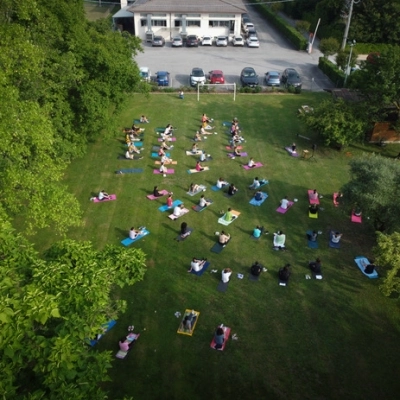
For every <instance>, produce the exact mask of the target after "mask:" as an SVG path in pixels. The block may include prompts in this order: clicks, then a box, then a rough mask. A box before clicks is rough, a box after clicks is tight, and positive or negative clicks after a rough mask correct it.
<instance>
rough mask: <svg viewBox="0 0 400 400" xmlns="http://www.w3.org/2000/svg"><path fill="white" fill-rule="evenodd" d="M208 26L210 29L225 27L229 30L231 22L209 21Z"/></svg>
mask: <svg viewBox="0 0 400 400" xmlns="http://www.w3.org/2000/svg"><path fill="white" fill-rule="evenodd" d="M208 26H209V27H210V28H217V27H219V26H222V27H225V28H229V26H230V22H229V21H209V22H208Z"/></svg>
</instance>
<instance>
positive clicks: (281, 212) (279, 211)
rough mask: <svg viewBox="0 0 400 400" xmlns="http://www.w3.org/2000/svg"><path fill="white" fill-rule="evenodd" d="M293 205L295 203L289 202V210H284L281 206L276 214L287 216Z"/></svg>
mask: <svg viewBox="0 0 400 400" xmlns="http://www.w3.org/2000/svg"><path fill="white" fill-rule="evenodd" d="M293 204H294V202H293V201H289V204H288V208H286V209H285V208H282V207H280V206H279V207H278V208H277V209H276V212H278V213H280V214H285V213H286V212H287V211H288V210H289V209H290V208H291V207H292V205H293Z"/></svg>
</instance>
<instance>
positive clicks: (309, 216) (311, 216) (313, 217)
mask: <svg viewBox="0 0 400 400" xmlns="http://www.w3.org/2000/svg"><path fill="white" fill-rule="evenodd" d="M308 218H312V219H318V213H314V214H313V213H312V212H310V211H308Z"/></svg>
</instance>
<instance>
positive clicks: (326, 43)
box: [319, 38, 340, 57]
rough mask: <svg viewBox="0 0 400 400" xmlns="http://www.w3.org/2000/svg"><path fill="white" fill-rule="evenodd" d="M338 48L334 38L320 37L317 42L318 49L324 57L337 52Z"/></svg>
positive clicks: (338, 45)
mask: <svg viewBox="0 0 400 400" xmlns="http://www.w3.org/2000/svg"><path fill="white" fill-rule="evenodd" d="M339 48H340V44H339V42H338V41H337V40H336V39H335V38H327V39H321V41H320V42H319V50H320V51H321V53H322V54H323V55H324V57H329V56H332V55H333V54H335V53H337V51H338V50H339Z"/></svg>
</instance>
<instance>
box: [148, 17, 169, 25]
mask: <svg viewBox="0 0 400 400" xmlns="http://www.w3.org/2000/svg"><path fill="white" fill-rule="evenodd" d="M151 26H167V21H166V20H165V19H152V20H151Z"/></svg>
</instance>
